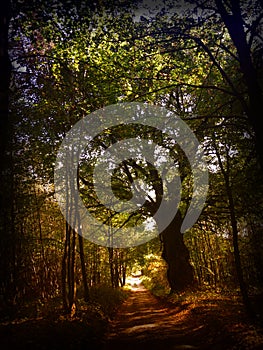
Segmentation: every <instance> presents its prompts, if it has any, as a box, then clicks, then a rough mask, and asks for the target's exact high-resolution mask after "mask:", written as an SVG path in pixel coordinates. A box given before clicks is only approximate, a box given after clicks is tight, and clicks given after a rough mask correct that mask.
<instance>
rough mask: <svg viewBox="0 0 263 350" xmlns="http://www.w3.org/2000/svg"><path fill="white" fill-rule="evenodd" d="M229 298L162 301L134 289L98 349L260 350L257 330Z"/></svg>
mask: <svg viewBox="0 0 263 350" xmlns="http://www.w3.org/2000/svg"><path fill="white" fill-rule="evenodd" d="M232 298H233V297H230V298H226V297H225V296H224V297H223V298H222V296H221V297H220V296H218V298H215V297H213V298H209V297H204V298H203V300H200V299H196V300H195V301H189V300H187V299H186V300H184V301H179V302H168V301H167V299H160V298H156V297H155V296H153V295H152V294H151V293H150V292H149V291H148V290H147V289H145V288H144V287H143V286H142V285H141V284H139V285H137V286H136V285H135V287H134V288H133V291H132V293H131V295H130V297H129V298H128V299H127V300H126V301H125V302H124V303H123V305H122V306H121V307H120V309H119V310H118V313H117V315H116V317H115V318H114V319H113V321H112V322H111V325H110V327H109V329H108V332H107V334H106V337H105V345H104V347H103V350H110V349H115V350H117V349H122V350H129V349H138V350H140V349H143V350H147V349H151V350H154V349H156V350H158V349H162V350H164V349H165V350H170V349H174V350H175V349H178V350H179V349H193V350H194V349H211V350H227V349H231V350H234V349H235V350H243V349H246V350H248V349H249V350H256V349H258V350H259V349H263V329H261V327H255V326H252V325H251V324H250V323H249V322H248V320H246V316H245V314H244V313H243V312H242V311H241V310H242V305H241V304H240V305H239V303H238V302H237V301H235V300H233V299H232Z"/></svg>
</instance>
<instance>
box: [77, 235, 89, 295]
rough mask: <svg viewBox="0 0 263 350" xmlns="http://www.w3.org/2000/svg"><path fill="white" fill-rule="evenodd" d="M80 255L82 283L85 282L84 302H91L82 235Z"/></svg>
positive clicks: (80, 237)
mask: <svg viewBox="0 0 263 350" xmlns="http://www.w3.org/2000/svg"><path fill="white" fill-rule="evenodd" d="M79 254H80V263H81V272H82V282H83V289H84V300H85V301H88V300H89V287H88V281H87V273H86V266H85V257H84V247H83V237H82V236H81V235H79Z"/></svg>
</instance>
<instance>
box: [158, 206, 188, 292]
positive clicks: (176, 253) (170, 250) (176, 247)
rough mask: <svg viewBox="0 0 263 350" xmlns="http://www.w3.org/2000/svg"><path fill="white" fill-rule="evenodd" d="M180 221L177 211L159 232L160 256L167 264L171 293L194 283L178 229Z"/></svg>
mask: <svg viewBox="0 0 263 350" xmlns="http://www.w3.org/2000/svg"><path fill="white" fill-rule="evenodd" d="M182 222H183V220H182V217H181V214H180V212H179V211H178V212H177V214H176V215H175V217H174V219H173V221H172V222H171V223H170V224H169V226H168V227H167V228H166V229H165V230H164V231H163V232H162V233H161V240H162V243H163V253H162V257H163V259H164V260H165V261H166V263H167V265H168V266H167V279H168V282H169V285H170V288H171V293H173V292H181V291H183V290H185V289H186V288H188V287H191V286H192V287H193V286H194V284H195V279H194V271H193V267H192V265H191V264H190V262H189V252H188V249H187V247H186V245H185V243H184V239H183V234H182V233H181V231H180V228H181V225H182ZM157 225H158V223H157Z"/></svg>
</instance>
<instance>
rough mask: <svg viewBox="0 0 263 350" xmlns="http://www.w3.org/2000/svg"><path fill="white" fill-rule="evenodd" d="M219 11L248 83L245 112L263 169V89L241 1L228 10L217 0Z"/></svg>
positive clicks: (233, 0)
mask: <svg viewBox="0 0 263 350" xmlns="http://www.w3.org/2000/svg"><path fill="white" fill-rule="evenodd" d="M216 5H217V9H218V12H219V13H220V15H221V18H222V20H223V22H224V23H225V26H226V28H227V30H228V32H229V35H230V37H231V39H232V40H233V43H234V45H235V47H236V50H237V55H238V59H239V63H240V69H241V71H242V73H243V76H244V80H245V83H246V85H247V93H248V98H249V104H248V107H247V108H246V110H245V113H246V114H247V116H248V119H249V121H250V124H251V126H252V127H253V130H254V132H255V146H256V150H257V155H258V159H259V162H260V166H261V169H262V170H263V153H262V149H263V128H262V122H261V119H262V117H261V114H262V98H263V94H262V89H261V86H260V84H259V81H258V77H257V72H256V69H255V67H254V64H253V60H252V57H251V49H250V46H249V44H248V42H247V35H246V32H245V28H244V23H243V20H242V14H241V8H240V3H239V1H238V0H231V1H230V7H231V12H228V11H227V9H226V7H225V5H224V2H223V1H222V0H216Z"/></svg>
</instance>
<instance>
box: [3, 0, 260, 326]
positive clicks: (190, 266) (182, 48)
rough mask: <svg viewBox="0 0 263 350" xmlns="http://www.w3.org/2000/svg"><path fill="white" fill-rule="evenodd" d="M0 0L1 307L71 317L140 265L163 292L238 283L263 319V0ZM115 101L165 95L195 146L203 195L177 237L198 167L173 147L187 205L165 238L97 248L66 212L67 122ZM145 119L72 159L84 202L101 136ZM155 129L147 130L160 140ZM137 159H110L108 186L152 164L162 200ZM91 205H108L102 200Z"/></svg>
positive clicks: (110, 294) (112, 295)
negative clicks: (60, 163) (60, 177)
mask: <svg viewBox="0 0 263 350" xmlns="http://www.w3.org/2000/svg"><path fill="white" fill-rule="evenodd" d="M2 7H3V11H2V10H1V23H0V25H1V38H0V39H1V42H0V44H1V50H0V60H1V79H0V114H1V116H0V122H1V127H0V132H1V159H2V161H1V218H0V220H1V221H0V230H1V237H0V256H1V260H0V298H1V300H0V307H1V312H2V316H3V317H2V318H3V319H5V320H8V319H10V318H12V317H16V315H17V313H19V310H22V309H23V308H24V307H25V306H26V305H31V308H32V309H33V308H35V309H36V310H37V309H38V308H40V307H41V305H44V306H45V307H46V308H51V309H52V305H54V308H57V307H59V308H60V310H61V311H60V312H61V313H64V314H69V315H71V316H72V315H74V313H76V312H78V309H80V308H81V307H82V306H83V305H84V304H85V305H93V306H92V307H93V309H92V308H91V309H92V310H93V311H92V312H95V311H94V309H95V308H96V307H99V306H98V304H96V303H95V302H94V300H97V301H98V303H100V299H102V300H103V299H104V300H106V299H107V301H106V304H107V305H108V306H109V305H110V304H111V300H113V299H114V300H115V299H116V300H117V299H118V300H122V298H123V293H124V292H123V291H124V290H125V285H126V284H127V283H126V280H127V277H129V276H131V274H135V275H136V274H142V279H143V281H144V284H145V286H146V287H147V288H149V289H150V290H151V291H152V292H153V293H154V294H155V295H158V296H165V295H169V293H170V294H175V295H179V294H180V293H184V292H185V291H186V290H189V289H190V290H192V291H194V290H195V291H196V290H199V291H200V290H201V291H202V290H204V291H206V292H207V291H208V290H209V291H216V292H218V293H229V294H230V295H231V293H233V295H240V297H241V299H242V302H243V305H244V307H245V310H246V312H247V314H248V315H250V316H251V318H252V319H256V320H257V321H258V320H259V319H260V318H261V317H262V314H263V307H262V306H260V305H262V304H255V300H259V301H260V300H262V299H263V297H262V295H263V294H262V291H263V268H262V267H263V225H262V224H263V223H262V212H263V211H262V209H263V203H262V198H263V196H262V186H263V181H262V167H263V159H262V153H261V152H260V151H261V150H262V149H263V144H262V143H263V135H262V123H261V119H262V101H263V94H262V89H263V84H262V78H263V59H262V54H263V34H262V33H263V31H262V29H263V5H262V1H260V0H258V1H257V0H252V1H248V0H240V1H235V0H233V1H232V0H229V1H226V0H207V1H199V0H192V1H168V0H167V1H166V0H163V1H156V2H154V1H152V2H151V1H133V2H128V1H122V0H116V1H115V0H112V1H103V0H102V1H97V2H96V1H95V2H92V1H84V0H83V1H82V0H79V1H77V0H76V1H73V0H68V1H64V2H60V1H56V0H52V1H45V0H41V1H26V0H25V1H16V0H14V1H11V3H8V2H6V3H5V4H2ZM2 68H3V69H2ZM118 102H147V103H148V104H151V105H157V106H164V107H166V108H167V109H168V110H170V111H172V112H174V113H175V114H176V115H178V116H179V117H180V118H182V119H183V120H184V121H185V122H186V123H187V124H188V125H189V126H190V128H191V129H192V130H193V132H194V133H195V135H196V137H197V138H198V140H199V142H200V143H201V144H202V146H203V149H204V153H205V158H206V161H207V164H208V169H209V190H208V195H207V199H206V203H205V207H204V209H203V211H202V213H201V215H200V217H199V219H198V220H197V222H196V223H195V225H194V226H193V227H192V228H191V229H189V230H188V231H186V233H184V235H182V234H181V233H180V230H178V227H179V226H178V222H180V220H182V217H183V216H184V215H185V212H186V209H187V207H188V205H189V202H190V201H191V195H192V187H191V186H192V184H191V169H190V168H189V164H187V161H185V160H184V159H183V155H182V153H180V151H179V150H177V149H173V152H174V157H175V160H176V162H178V164H179V165H178V168H179V171H180V177H181V183H182V192H181V203H180V205H179V210H178V215H176V217H175V218H174V221H173V222H172V223H171V225H170V226H168V228H167V229H166V230H165V231H164V232H163V233H162V234H161V235H160V236H159V237H156V238H154V239H152V240H150V241H149V242H147V243H144V244H142V245H139V246H135V247H128V248H114V247H105V246H103V245H101V246H100V245H97V244H95V243H92V242H90V241H89V240H87V239H84V238H83V237H82V236H81V235H78V234H77V233H76V232H75V231H74V229H72V227H71V226H70V225H69V224H68V223H67V222H66V220H65V218H64V217H63V215H62V214H61V211H60V209H59V207H58V204H57V201H56V196H55V188H54V166H55V161H56V155H57V151H58V148H59V146H60V144H61V142H62V140H63V138H64V137H65V134H66V133H67V132H68V131H69V130H70V128H71V127H72V126H73V125H74V124H75V123H76V122H77V121H79V120H80V119H81V118H83V117H84V116H87V115H88V114H90V113H92V112H94V111H96V110H98V109H100V108H103V107H105V106H108V105H111V104H116V103H118ZM143 132H144V131H143V130H136V129H128V130H126V131H123V130H111V132H110V133H109V135H105V134H104V135H101V137H98V139H97V140H95V141H94V143H93V145H92V146H91V147H90V148H89V157H90V163H89V165H90V168H89V169H88V170H87V168H85V164H84V165H83V164H82V165H81V164H80V173H79V184H80V185H79V186H80V192H81V195H82V198H83V201H84V202H85V204H86V205H87V207H88V206H92V205H94V206H95V204H94V203H95V202H96V199H95V198H94V195H93V193H92V192H90V191H89V188H90V186H91V182H90V181H91V179H90V177H89V176H86V175H85V176H86V177H85V176H84V174H87V171H91V169H92V160H93V158H94V157H95V156H96V155H98V152H99V150H100V145H101V144H102V143H103V142H104V143H105V144H106V145H107V142H108V144H109V143H113V142H115V141H116V139H117V140H118V139H121V138H122V137H121V136H120V135H121V134H122V135H124V137H125V136H128V137H130V136H131V135H132V136H133V137H135V136H136V135H140V134H142V133H143ZM151 132H152V131H151V130H150V131H149V130H148V135H151V139H152V140H153V141H154V142H159V143H160V144H162V145H164V143H165V141H163V140H161V139H160V135H157V136H156V135H154V133H153V132H152V134H151ZM125 133H126V134H125ZM136 133H137V134H136ZM107 137H108V140H109V141H107ZM157 139H158V140H157ZM167 147H168V146H167ZM142 166H143V165H142V164H139V165H138V163H137V164H136V163H135V162H134V161H132V160H130V161H129V163H128V164H123V168H125V169H126V173H125V171H120V169H119V172H118V171H117V172H116V176H115V179H114V181H115V183H114V185H115V187H116V192H118V193H119V196H122V197H123V198H126V197H125V196H128V197H129V186H131V180H130V178H129V176H133V175H134V174H135V173H136V174H137V175H136V176H139V177H140V176H141V177H147V181H148V183H149V186H152V187H151V188H152V189H153V190H155V192H156V202H158V195H160V193H158V181H159V179H158V176H157V175H156V174H155V172H154V169H151V168H150V167H149V166H147V167H146V170H145V171H143V170H142ZM127 168H129V170H127ZM81 169H82V170H81ZM138 174H139V175H138ZM114 181H113V182H114ZM129 181H130V182H129ZM157 204H158V203H157ZM157 204H156V205H157ZM94 210H95V211H96V213H97V214H96V215H100V216H101V217H103V216H104V215H105V213H104V212H103V211H102V210H100V207H96V208H95V209H94ZM148 211H149V212H150V213H151V210H150V209H149V210H148ZM140 215H141V218H143V217H144V215H146V214H145V213H144V212H143V213H140ZM130 221H131V222H130V224H131V225H132V219H131V220H130ZM99 296H100V297H99ZM96 298H97V299H96ZM114 302H115V301H114ZM116 303H117V301H116ZM101 305H102V306H100V307H102V309H103V303H102V304H101ZM114 305H115V304H114ZM35 309H34V310H35ZM106 309H107V308H106V306H105V305H104V309H103V310H104V311H103V312H105V313H107V310H106ZM105 310H106V311H105ZM30 312H32V310H31V311H30ZM261 312H262V314H261Z"/></svg>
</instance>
